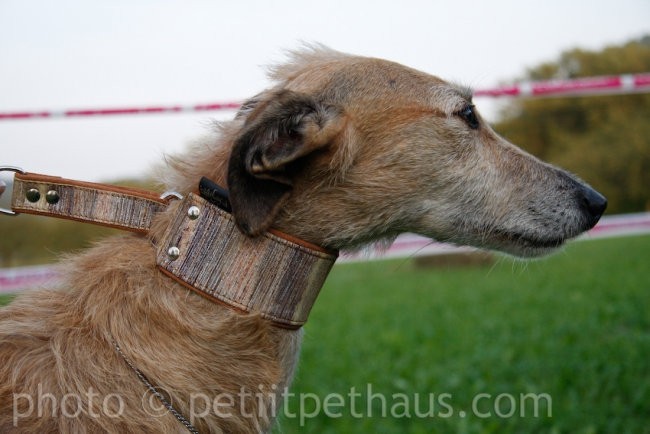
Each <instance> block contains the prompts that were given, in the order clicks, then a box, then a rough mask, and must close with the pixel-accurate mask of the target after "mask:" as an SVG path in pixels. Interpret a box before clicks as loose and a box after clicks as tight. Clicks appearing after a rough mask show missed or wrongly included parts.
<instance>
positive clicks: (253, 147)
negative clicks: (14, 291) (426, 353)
mask: <svg viewBox="0 0 650 434" xmlns="http://www.w3.org/2000/svg"><path fill="white" fill-rule="evenodd" d="M270 78H271V79H272V80H273V82H274V85H273V86H272V87H271V88H269V89H267V90H265V91H263V92H261V93H260V94H258V95H256V96H255V97H253V98H251V99H250V100H248V101H246V102H245V103H244V104H243V106H242V107H241V109H240V110H239V112H238V113H237V114H236V116H235V118H234V119H233V120H231V121H229V122H224V123H221V124H220V125H219V128H218V131H217V132H216V133H215V134H214V136H211V137H210V138H209V139H207V140H204V141H202V142H200V143H195V144H194V145H193V146H192V148H191V149H190V150H189V151H188V152H187V153H186V154H184V155H181V156H176V157H173V158H169V160H168V167H169V168H168V169H167V170H166V171H165V172H166V173H165V176H166V182H167V185H168V186H169V187H171V188H173V189H174V190H176V191H178V192H180V193H182V194H187V193H189V192H191V191H193V190H196V185H197V183H198V181H199V179H200V178H201V177H203V176H206V177H208V178H210V179H212V180H214V181H215V182H216V183H218V184H221V185H224V186H227V188H228V190H229V194H230V201H231V203H232V209H233V216H234V219H235V222H236V224H237V227H238V228H239V230H241V231H242V232H243V233H244V234H246V235H247V236H250V237H257V236H259V235H260V234H262V233H264V232H265V231H267V230H268V229H269V228H271V227H272V228H276V229H278V230H281V231H283V232H286V233H288V234H291V235H292V236H295V237H298V238H301V239H303V240H306V241H309V242H311V243H313V244H316V245H319V246H323V247H325V248H328V249H341V250H346V249H355V248H358V247H360V246H364V245H367V244H368V243H373V242H376V241H380V240H387V239H388V240H389V239H392V238H394V237H395V236H397V235H398V234H400V233H403V232H414V233H418V234H422V235H425V236H427V237H430V238H432V239H434V240H437V241H444V242H452V243H457V244H465V245H472V246H477V247H480V248H485V249H491V250H497V251H501V252H505V253H507V254H510V255H514V256H519V257H537V256H541V255H546V254H548V253H551V252H553V251H554V250H556V249H558V248H559V247H560V246H562V244H563V243H564V242H565V241H566V240H568V239H570V238H572V237H575V236H577V235H579V234H580V233H582V232H584V231H586V230H588V229H590V228H592V227H593V226H594V225H595V224H596V222H597V221H598V220H599V218H600V217H601V215H602V214H603V212H604V210H605V207H606V205H607V201H606V199H605V198H604V197H603V196H602V195H601V194H600V193H598V192H597V191H595V190H594V189H592V188H591V187H590V186H589V185H587V184H586V183H584V182H583V181H581V180H579V179H578V178H577V177H575V176H574V175H572V174H569V173H568V172H566V171H564V170H562V169H559V168H557V167H554V166H551V165H549V164H546V163H544V162H542V161H540V160H538V159H537V158H535V157H534V156H532V155H529V154H527V153H526V152H524V151H522V150H521V149H519V148H517V147H516V146H514V145H513V144H511V143H509V142H508V141H506V140H505V139H503V138H502V137H500V136H499V135H497V134H496V133H495V132H494V131H493V130H492V129H491V128H490V126H488V124H487V123H486V122H485V121H484V120H483V119H482V118H481V116H480V115H479V113H478V112H477V110H476V108H475V107H474V104H473V103H472V94H471V91H470V90H469V89H467V88H464V87H461V86H458V85H455V84H450V83H448V82H445V81H443V80H441V79H439V78H437V77H435V76H431V75H429V74H426V73H423V72H419V71H417V70H414V69H410V68H408V67H405V66H403V65H400V64H397V63H393V62H390V61H386V60H381V59H375V58H366V57H359V56H354V55H348V54H343V53H340V52H337V51H334V50H331V49H329V48H326V47H324V46H320V45H314V46H307V47H304V48H303V49H300V50H297V51H295V52H292V53H291V55H290V59H289V60H288V62H286V63H284V64H281V65H279V66H276V67H274V68H272V69H271V71H270ZM174 208H175V207H174V204H172V205H170V206H169V207H168V209H167V210H166V211H164V212H161V213H160V214H159V215H158V216H157V217H156V220H155V222H154V224H153V227H152V229H151V231H150V234H149V236H142V235H135V234H129V235H125V236H116V237H113V238H108V239H105V240H103V241H101V242H99V243H98V244H97V245H96V246H94V247H92V248H90V249H89V250H87V251H85V252H83V253H80V254H77V255H73V256H67V257H65V258H63V261H62V265H61V267H62V270H63V271H64V279H63V281H62V283H61V284H60V285H59V286H57V287H56V288H51V289H47V290H36V291H32V292H26V293H24V294H21V295H19V296H18V297H17V298H16V299H15V300H14V301H13V302H12V303H11V304H10V305H9V306H7V307H5V308H3V309H1V310H0V432H3V433H13V432H16V433H18V432H20V433H24V432H39V433H49V432H66V433H99V432H102V433H103V432H108V433H169V432H182V431H183V430H185V427H183V426H182V425H181V424H180V423H179V419H178V418H177V417H175V416H174V414H172V412H171V411H168V410H167V409H165V408H163V409H162V410H163V411H162V413H160V414H157V415H156V416H155V417H154V416H152V415H151V414H150V412H149V411H147V409H146V408H145V407H146V406H145V405H143V396H144V395H145V394H146V392H147V390H146V389H147V387H146V386H145V385H143V383H142V382H141V381H139V379H138V378H136V374H135V373H134V370H133V369H131V368H130V367H129V366H127V364H126V363H124V358H123V357H121V356H122V355H123V356H126V357H128V360H130V361H131V362H132V364H133V365H134V366H135V367H137V369H138V370H139V371H140V372H142V373H145V374H146V377H147V379H148V380H149V381H150V382H151V384H152V385H153V386H154V387H159V388H160V389H161V390H164V393H165V396H167V398H168V399H169V401H170V402H171V403H172V404H173V406H174V408H175V409H176V410H177V412H178V413H180V414H181V415H183V414H184V415H191V413H192V411H195V410H196V409H193V408H192V407H191V404H192V399H193V397H195V396H196V394H198V393H201V394H202V395H203V396H207V397H216V396H222V397H226V396H231V397H232V396H238V394H240V393H241V391H242V390H247V391H252V392H258V391H265V392H269V393H265V394H259V393H258V394H253V393H251V394H249V395H245V398H242V399H241V402H240V400H239V399H238V400H237V401H236V402H235V403H234V404H236V405H232V408H229V409H228V410H229V413H228V414H227V415H224V414H218V413H219V412H217V411H210V412H205V413H206V414H203V413H202V414H201V416H200V417H194V418H192V420H190V422H191V423H192V427H193V429H195V430H196V431H198V432H202V433H208V432H210V433H252V432H268V431H269V430H270V429H271V427H272V425H273V420H274V411H273V409H274V408H275V407H276V406H278V405H281V403H279V402H277V400H278V399H280V398H281V397H280V395H281V394H280V391H281V390H283V389H284V388H285V387H286V386H288V385H289V384H290V382H291V379H292V376H293V374H294V370H295V367H296V363H297V358H298V352H299V347H300V341H301V337H302V332H301V331H300V330H288V329H284V328H280V327H275V326H273V325H272V324H271V323H270V322H269V321H268V320H266V319H264V318H262V317H261V316H260V315H258V314H256V313H249V314H242V313H240V312H235V311H234V310H233V309H230V308H228V307H224V306H221V305H217V304H214V303H211V302H209V301H206V300H205V299H204V298H202V297H199V296H197V295H196V294H195V293H193V292H191V291H189V290H188V289H186V288H185V287H184V286H181V285H179V284H178V283H176V282H175V281H174V280H172V279H170V278H169V277H167V276H166V275H164V274H162V273H160V272H159V271H158V270H157V268H156V267H155V257H154V256H155V253H154V247H153V244H154V243H155V240H157V239H159V237H160V236H161V234H162V233H163V232H164V230H165V228H166V227H168V226H169V224H170V221H171V219H172V215H173V212H174ZM113 340H115V341H116V342H119V345H120V347H119V348H120V352H121V353H123V354H120V352H118V351H116V348H115V345H113V344H112V342H113ZM32 397H33V399H31V400H30V399H27V398H32ZM230 403H231V404H233V402H232V399H231V402H230ZM30 405H31V407H30ZM220 405H221V403H220ZM224 405H225V404H224ZM77 407H78V408H77ZM220 409H221V407H219V408H216V407H215V408H213V409H212V410H220ZM70 413H72V415H70ZM17 415H19V416H20V417H17ZM23 415H25V416H24V417H23ZM70 416H72V417H70Z"/></svg>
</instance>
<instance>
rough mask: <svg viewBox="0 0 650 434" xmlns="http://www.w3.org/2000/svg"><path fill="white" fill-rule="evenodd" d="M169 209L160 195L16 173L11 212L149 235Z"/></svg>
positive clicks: (33, 174)
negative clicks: (156, 220) (153, 224)
mask: <svg viewBox="0 0 650 434" xmlns="http://www.w3.org/2000/svg"><path fill="white" fill-rule="evenodd" d="M166 207H167V201H166V200H164V199H161V198H160V197H159V196H158V195H157V194H155V193H152V192H150V191H146V190H140V189H136V188H128V187H119V186H115V185H106V184H96V183H93V182H83V181H73V180H71V179H64V178H59V177H58V176H47V175H40V174H36V173H16V175H15V176H14V189H13V196H12V198H11V209H12V210H13V211H15V212H17V213H26V214H37V215H44V216H52V217H59V218H64V219H68V220H77V221H82V222H88V223H95V224H98V225H102V226H109V227H112V228H118V229H124V230H127V231H132V232H138V233H142V234H146V233H147V232H149V228H150V227H151V222H152V220H153V216H154V215H155V214H156V213H157V212H160V211H162V210H163V209H165V208H166Z"/></svg>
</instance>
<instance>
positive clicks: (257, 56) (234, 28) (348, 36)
mask: <svg viewBox="0 0 650 434" xmlns="http://www.w3.org/2000/svg"><path fill="white" fill-rule="evenodd" d="M648 33H650V1H648V0H619V1H612V0H609V1H605V0H590V1H582V0H581V1H577V0H576V1H567V0H563V1H559V0H546V1H543V2H542V1H539V0H537V1H523V0H492V1H471V0H466V1H439V0H429V1H409V0H400V1H396V0H393V1H384V0H367V1H353V0H345V1H340V0H330V1H327V2H323V1H319V2H314V1H309V0H282V1H281V0H266V1H262V0H251V1H216V0H214V1H207V0H112V1H98V0H95V1H93V0H41V1H38V0H0V112H13V111H21V110H64V109H76V108H106V107H116V106H119V107H121V106H146V105H159V104H161V105H171V104H197V103H209V102H221V101H241V100H243V99H245V98H247V97H249V96H252V95H255V94H257V93H258V92H259V91H261V90H262V89H264V88H266V87H268V86H269V84H270V83H269V81H268V80H267V78H266V76H265V67H266V66H267V65H271V64H274V63H277V62H280V61H282V59H284V58H285V53H286V50H288V49H294V48H297V47H299V46H300V44H301V43H303V42H320V43H324V44H326V45H328V46H330V47H331V48H334V49H337V50H339V51H344V52H349V53H354V54H359V55H365V56H373V57H381V58H386V59H389V60H393V61H397V62H400V63H403V64H406V65H408V66H411V67H414V68H417V69H420V70H422V71H425V72H428V73H431V74H434V75H437V76H440V77H442V78H444V79H448V80H452V81H455V82H459V83H461V84H463V85H468V86H472V87H474V88H486V87H492V86H495V85H498V84H500V83H508V82H510V81H512V80H514V79H516V78H518V77H521V76H522V75H523V74H524V73H525V70H526V68H529V67H533V66H535V65H537V64H539V63H540V62H544V61H552V60H554V59H556V58H557V56H558V55H559V54H560V53H561V52H562V51H564V50H567V49H570V48H574V47H580V48H584V49H600V48H602V47H604V46H606V45H613V44H620V43H623V42H625V41H627V40H629V39H632V38H638V37H640V36H642V35H643V34H648ZM475 102H476V104H477V107H478V108H479V110H480V111H481V112H482V113H483V114H484V115H486V116H487V118H488V119H492V120H494V119H495V117H496V113H497V108H496V105H495V102H494V101H491V100H486V99H480V100H479V99H477V100H476V101H475ZM233 114H234V113H233V112H203V113H183V114H163V115H140V116H112V117H102V118H85V119H62V118H58V119H47V120H29V121H27V120H22V121H18V120H12V121H0V164H1V165H6V164H10V165H15V166H20V167H22V168H23V169H25V170H27V171H30V172H37V173H44V174H50V175H58V176H63V177H66V178H72V179H79V180H86V181H110V180H115V179H119V178H124V177H139V176H143V175H146V174H147V173H148V172H149V171H150V170H151V168H152V167H153V166H154V165H156V164H159V163H160V162H161V161H162V160H163V156H164V155H165V154H175V153H178V152H182V150H183V149H184V148H185V146H186V144H187V143H188V142H189V141H191V140H192V139H194V138H196V137H199V136H201V135H202V134H204V133H205V132H206V131H207V130H208V129H209V128H210V125H211V121H212V120H214V119H227V118H229V117H232V116H233Z"/></svg>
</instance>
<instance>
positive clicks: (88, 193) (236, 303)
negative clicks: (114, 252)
mask: <svg viewBox="0 0 650 434" xmlns="http://www.w3.org/2000/svg"><path fill="white" fill-rule="evenodd" d="M12 209H13V210H14V211H15V212H18V213H21V212H24V213H31V214H38V215H45V216H54V217H59V218H66V219H71V220H77V221H84V222H89V223H95V224H100V225H104V226H111V227H115V228H118V229H124V230H129V231H132V232H137V233H141V234H147V235H148V236H149V237H150V238H151V239H152V241H153V244H154V246H155V249H156V258H157V266H158V268H159V270H160V271H161V272H163V273H164V274H166V275H168V276H170V277H172V278H173V279H175V280H176V281H177V282H179V283H181V284H182V285H184V286H186V287H188V288H190V289H192V290H194V291H195V292H197V293H199V294H200V295H202V296H204V297H207V298H209V299H211V300H213V301H215V302H217V303H221V304H224V305H227V306H228V307H231V308H233V309H235V310H238V311H242V312H254V313H258V314H260V315H261V316H262V317H263V318H266V319H268V320H270V321H271V322H272V323H273V324H275V325H278V326H280V327H285V328H298V327H300V326H301V325H302V324H304V323H305V322H306V320H307V316H308V315H309V312H310V310H311V307H312V305H313V303H314V302H315V300H316V297H317V296H318V293H319V291H320V288H321V287H322V285H323V282H324V281H325V278H326V277H327V274H328V273H329V271H330V269H331V267H332V265H333V264H334V261H335V260H336V257H337V252H333V251H328V250H325V249H323V248H320V247H318V246H316V245H313V244H311V243H309V242H306V241H302V240H300V239H296V238H295V237H292V236H290V235H286V234H283V233H281V232H278V231H274V230H270V231H268V232H265V233H264V234H262V235H260V236H258V237H255V238H251V237H247V236H246V235H244V234H242V233H241V232H240V231H239V230H238V229H237V227H236V225H235V223H234V219H233V217H232V216H231V215H230V214H229V213H227V212H226V211H224V210H222V209H220V208H219V207H218V206H216V205H214V204H212V203H210V202H209V201H207V200H206V199H204V198H202V197H200V196H199V195H196V194H194V193H189V194H188V195H187V196H186V197H185V198H184V199H182V200H181V201H173V202H172V203H171V204H169V203H167V200H165V199H160V198H159V197H158V195H157V194H155V193H152V192H147V191H142V190H135V189H130V188H124V187H115V186H110V185H105V184H95V183H87V182H80V181H73V180H67V179H63V178H58V177H51V176H45V175H39V174H28V173H18V174H16V176H15V181H14V192H13V198H12Z"/></svg>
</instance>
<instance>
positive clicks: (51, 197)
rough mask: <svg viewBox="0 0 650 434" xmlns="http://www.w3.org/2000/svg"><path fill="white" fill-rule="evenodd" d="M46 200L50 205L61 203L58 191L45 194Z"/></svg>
mask: <svg viewBox="0 0 650 434" xmlns="http://www.w3.org/2000/svg"><path fill="white" fill-rule="evenodd" d="M45 200H46V201H47V203H49V204H50V205H54V204H55V203H57V202H59V193H57V191H56V190H49V191H48V192H47V193H45Z"/></svg>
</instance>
